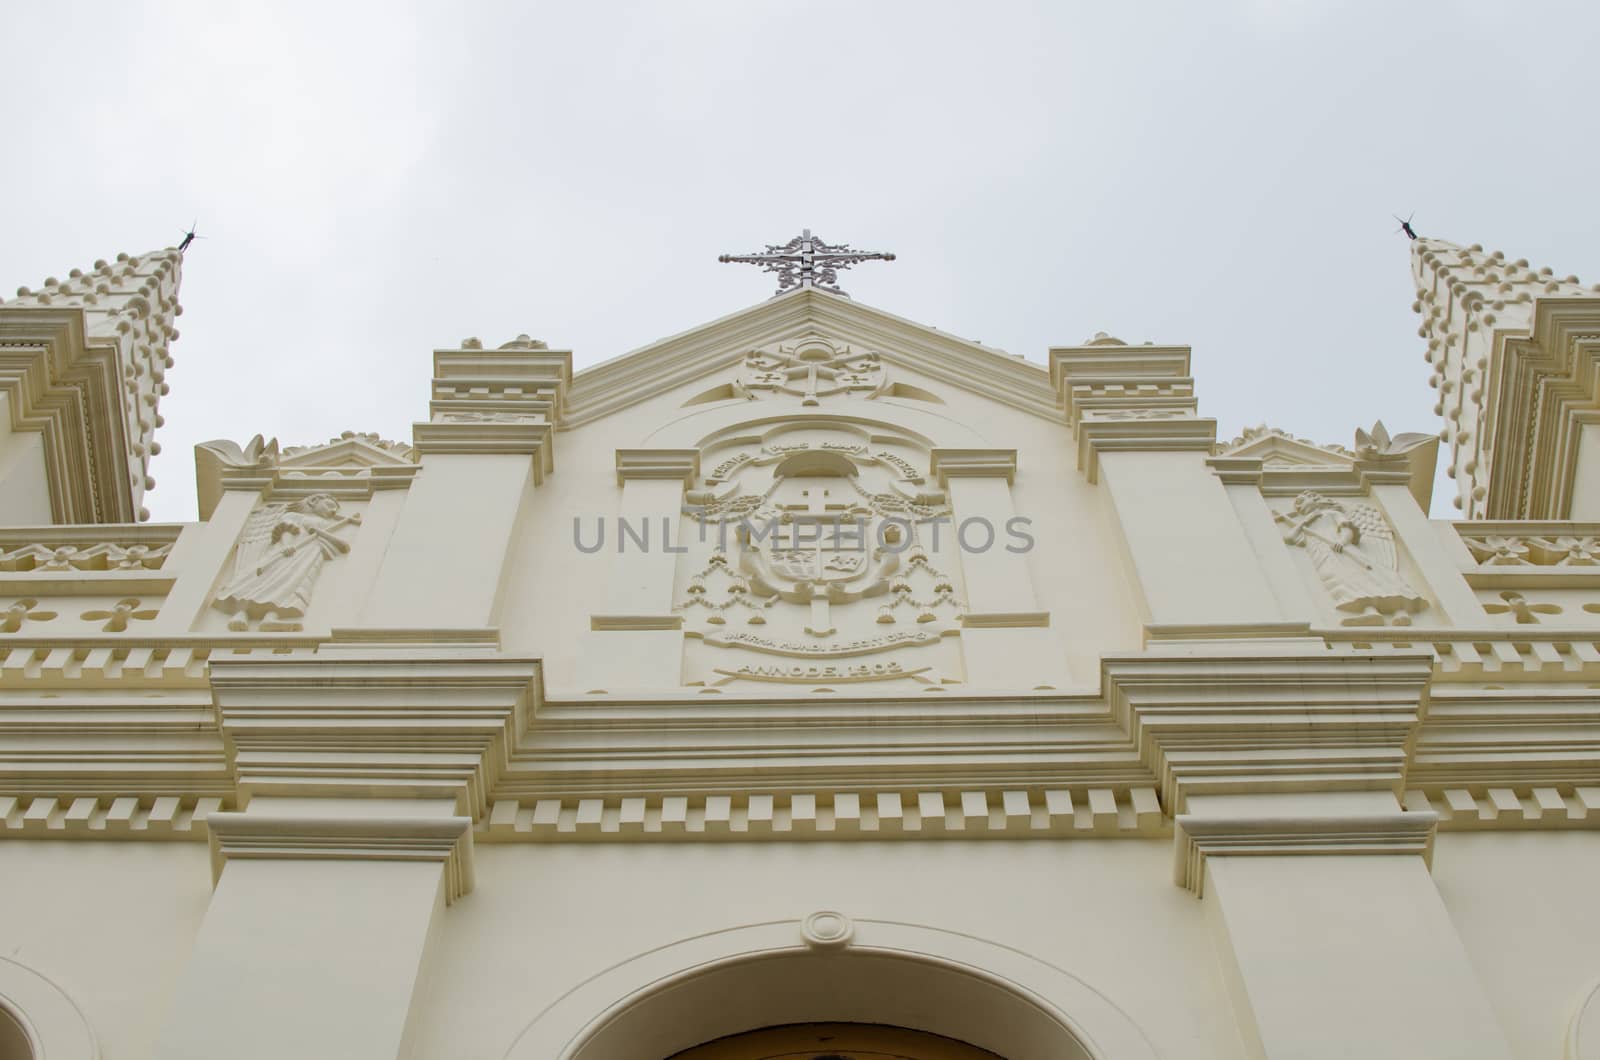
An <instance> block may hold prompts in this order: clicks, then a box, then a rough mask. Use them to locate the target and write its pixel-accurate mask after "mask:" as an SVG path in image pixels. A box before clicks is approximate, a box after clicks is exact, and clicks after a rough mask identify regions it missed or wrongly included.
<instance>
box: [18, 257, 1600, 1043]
mask: <svg viewBox="0 0 1600 1060" xmlns="http://www.w3.org/2000/svg"><path fill="white" fill-rule="evenodd" d="M769 251H770V252H773V253H774V254H778V256H779V258H780V259H782V260H781V261H780V263H779V267H777V268H775V270H774V271H778V272H779V275H780V278H781V279H782V281H783V287H781V288H780V292H779V294H778V295H777V296H775V297H773V298H772V299H770V300H768V301H766V302H763V303H761V304H759V305H755V306H752V307H750V308H748V309H745V310H743V311H741V312H738V313H735V314H733V315H731V316H728V317H724V318H722V319H720V320H716V321H712V322H710V323H707V324H704V325H702V326H699V327H696V328H694V329H692V330H690V331H687V332H684V333H682V334H679V335H676V336H674V337H672V338H669V339H665V340H663V341H661V342H658V343H656V344H654V345H652V346H649V347H646V348H644V349H641V350H638V351H635V352H633V353H630V354H627V355H624V356H622V357H620V358H617V359H615V360H611V361H607V362H605V363H602V364H599V365H596V366H594V367H591V368H588V369H585V370H583V371H579V372H574V371H573V370H572V364H571V354H570V353H569V352H567V351H562V350H554V349H549V348H547V347H546V345H545V344H544V343H542V342H539V341H536V340H534V339H532V338H530V337H528V336H519V337H517V338H515V339H513V340H511V341H509V342H506V343H504V344H498V343H489V344H485V343H483V342H480V341H478V340H475V339H469V340H465V341H463V342H462V343H460V344H459V345H458V346H455V347H452V348H448V349H441V350H438V351H436V352H435V354H434V375H433V378H432V380H431V383H429V384H428V390H427V398H428V415H427V418H426V419H425V420H423V421H422V422H418V423H417V424H416V425H415V427H414V430H413V434H412V437H411V439H410V440H409V441H391V440H386V439H382V438H379V437H377V436H375V435H369V434H362V433H357V432H353V431H352V432H347V433H345V434H343V435H341V436H340V437H337V438H333V439H330V440H328V441H326V442H322V443H319V444H304V445H281V444H280V443H279V442H278V441H277V440H275V439H272V438H271V437H270V436H271V430H272V424H270V423H262V424H259V425H258V426H259V427H260V428H261V430H262V432H263V433H262V434H261V435H257V436H255V437H253V438H250V439H248V440H244V439H235V440H231V441H217V442H212V443H208V444H205V445H202V446H199V447H198V448H197V450H196V453H195V463H196V475H197V484H198V493H199V509H200V510H199V513H198V514H199V518H198V519H197V520H196V521H195V522H192V523H183V524H155V523H151V522H148V521H147V518H148V517H147V513H145V512H144V511H143V509H142V498H143V494H144V492H145V491H146V490H147V489H149V488H150V487H151V486H152V485H153V482H151V481H150V479H149V475H148V468H149V461H150V457H151V456H152V455H153V454H154V453H156V452H157V451H158V449H159V443H158V442H157V441H156V435H157V428H158V427H159V426H160V424H161V417H160V415H159V408H160V403H161V400H162V398H163V396H164V395H165V394H166V393H167V390H168V383H167V374H168V372H169V370H170V369H172V367H173V358H172V356H171V353H170V351H171V349H172V346H173V343H174V342H175V341H176V340H177V337H178V335H177V330H176V317H177V315H178V314H179V312H180V311H181V310H180V307H179V305H178V287H179V275H180V270H181V265H182V256H181V254H180V253H179V252H178V251H177V250H165V251H159V252H156V253H153V254H149V255H142V256H138V257H127V256H122V257H120V258H119V259H118V260H116V261H114V262H97V263H95V265H94V266H93V267H92V268H90V269H88V270H84V271H77V270H75V271H74V272H73V273H72V274H70V275H69V276H68V277H67V278H66V279H65V280H57V279H51V280H49V281H47V283H46V284H45V285H44V287H43V288H41V289H39V290H31V289H28V288H23V289H21V290H19V291H18V294H17V297H15V298H14V299H11V300H8V301H5V302H3V303H0V390H3V392H4V395H5V400H4V401H3V402H0V1057H4V1058H5V1060H10V1058H12V1057H18V1058H29V1060H37V1058H46V1057H48V1058H49V1060H89V1058H93V1057H103V1058H105V1060H145V1058H152V1060H212V1058H217V1057H234V1058H249V1060H255V1058H260V1060H267V1058H274V1060H277V1058H283V1057H290V1056H297V1057H318V1058H323V1057H327V1058H333V1057H339V1058H352V1060H391V1058H396V1057H415V1058H442V1060H458V1058H459V1060H501V1058H506V1060H667V1058H672V1057H678V1058H682V1060H711V1058H720V1060H754V1058H761V1057H779V1056H781V1057H804V1058H819V1060H838V1058H851V1060H860V1058H880V1057H917V1058H924V1060H940V1058H944V1060H952V1058H954V1060H959V1058H969V1060H970V1058H983V1057H1003V1058H1007V1060H1034V1058H1043V1060H1068V1058H1082V1060H1090V1058H1092V1060H1155V1058H1165V1060H1210V1058H1215V1060H1224V1058H1236V1057H1257V1058H1263V1057H1264V1058H1271V1060H1287V1058H1294V1060H1323V1058H1327V1060H1333V1058H1344V1057H1354V1056H1359V1057H1367V1058H1394V1060H1400V1058H1408V1060H1409V1058H1416V1057H1449V1058H1474V1060H1480V1058H1481V1060H1508V1058H1516V1060H1556V1058H1558V1057H1559V1058H1566V1060H1596V1058H1600V898H1597V897H1596V895H1597V894H1600V890H1597V883H1600V293H1597V289H1586V288H1583V287H1581V286H1580V285H1579V284H1578V283H1577V281H1576V280H1575V279H1571V278H1569V279H1568V280H1561V279H1558V278H1556V277H1554V276H1553V275H1552V274H1551V273H1550V272H1549V270H1537V269H1533V268H1531V267H1530V266H1529V265H1528V264H1527V263H1526V262H1525V261H1510V260H1508V259H1507V258H1506V257H1505V256H1504V255H1502V254H1500V253H1498V252H1496V253H1489V252H1486V251H1484V250H1483V249H1482V248H1481V247H1478V246H1473V247H1461V246H1457V245H1454V244H1450V243H1446V242H1443V241H1439V240H1429V239H1419V240H1416V241H1415V242H1414V243H1413V244H1412V278H1413V284H1412V288H1413V289H1412V290H1411V291H1409V292H1408V291H1406V289H1405V288H1403V287H1402V286H1401V285H1400V280H1399V278H1398V277H1397V290H1396V297H1397V298H1400V297H1407V296H1408V294H1409V297H1411V298H1413V299H1415V306H1414V308H1415V309H1416V310H1417V312H1418V314H1419V316H1420V319H1421V321H1422V325H1421V329H1420V333H1421V338H1420V340H1419V342H1418V345H1419V348H1421V349H1422V350H1423V352H1425V356H1426V363H1427V367H1428V369H1429V371H1430V373H1431V379H1430V383H1431V385H1432V386H1433V387H1435V389H1436V390H1437V392H1438V395H1439V402H1438V408H1437V411H1438V413H1439V416H1440V423H1439V428H1440V429H1439V430H1437V431H1435V432H1433V433H1426V434H1412V433H1399V432H1394V433H1391V432H1390V431H1389V430H1387V429H1386V428H1385V427H1384V426H1383V425H1382V424H1374V425H1372V426H1365V425H1363V427H1362V428H1361V429H1357V430H1355V431H1354V433H1353V437H1352V440H1351V441H1350V443H1349V444H1348V445H1340V444H1325V443H1320V442H1314V441H1309V440H1306V439H1302V438H1298V437H1296V436H1294V435H1293V434H1292V433H1289V432H1286V431H1283V430H1279V429H1275V428H1267V427H1262V428H1258V429H1253V430H1248V431H1246V432H1244V434H1243V435H1241V436H1240V437H1237V438H1233V439H1231V440H1230V439H1219V437H1218V435H1217V429H1216V423H1215V421H1214V420H1210V419H1207V418H1204V417H1202V416H1201V415H1199V411H1198V404H1197V396H1196V394H1197V390H1196V385H1195V376H1194V374H1193V373H1192V371H1191V356H1190V350H1189V349H1188V348H1187V347H1181V346H1157V345H1151V344H1142V345H1139V344H1129V343H1126V342H1123V341H1120V340H1118V339H1116V338H1112V337H1110V336H1106V335H1097V336H1096V337H1094V338H1093V339H1090V340H1088V341H1086V342H1084V343H1083V344H1081V345H1075V346H1063V347H1057V348H1052V349H1051V350H1050V351H1049V353H1048V365H1039V364H1036V363H1033V362H1030V361H1027V360H1024V359H1021V358H1017V357H1013V356H1010V355H1008V354H1006V353H1003V352H1001V351H998V350H994V349H991V348H988V347H985V346H982V345H980V344H978V343H974V342H968V341H965V340H962V339H959V338H956V337H954V336H952V335H950V334H948V333H945V332H941V331H938V330H936V329H932V328H928V327H924V326H922V325H919V324H916V323H914V322H911V321H908V320H904V319H901V318H899V317H896V316H894V315H892V314H890V313H887V312H884V311H882V310H879V309H876V308H873V307H870V306H867V305H864V304H862V303H860V302H857V301H854V300H852V299H850V298H849V297H847V296H846V295H844V294H843V293H842V292H839V291H837V290H836V288H835V287H834V285H833V281H834V280H835V278H836V277H835V275H834V273H833V272H832V271H830V270H829V269H828V268H826V267H825V263H826V260H827V259H826V258H825V255H824V252H841V251H842V248H830V247H827V246H826V245H825V244H822V243H821V242H820V241H816V240H814V239H813V237H811V235H810V233H809V232H808V233H806V234H805V236H803V237H801V239H798V240H796V241H793V242H792V243H791V244H789V245H788V246H787V247H775V248H769ZM785 251H787V252H789V257H787V258H784V257H783V255H782V253H781V252H785ZM813 255H815V260H813ZM868 256H870V255H866V256H864V255H853V256H852V255H845V256H844V257H843V258H840V257H838V256H836V257H835V258H834V259H832V260H833V261H834V262H835V264H837V265H844V264H850V263H852V261H854V260H864V258H865V257H868ZM756 257H758V258H760V259H761V260H762V261H763V262H767V261H770V260H772V256H771V254H769V255H759V256H756ZM796 262H799V263H800V264H796ZM1417 385H1419V386H1420V385H1421V382H1420V379H1419V380H1418V384H1417ZM422 388H423V381H422V380H418V391H419V392H418V398H419V405H420V403H421V398H422ZM1360 414H1361V410H1359V409H1352V410H1351V422H1352V424H1354V423H1355V422H1356V421H1357V419H1358V418H1359V416H1360ZM1441 462H1442V463H1443V464H1444V466H1445V467H1446V469H1447V470H1448V472H1449V477H1450V481H1451V482H1452V484H1453V485H1454V487H1455V488H1456V490H1457V493H1456V496H1455V497H1454V498H1453V501H1454V504H1455V507H1456V508H1457V509H1459V511H1460V515H1461V518H1460V519H1459V520H1455V521H1451V520H1437V519H1431V518H1430V517H1429V515H1428V511H1429V508H1430V503H1431V498H1432V493H1433V483H1434V480H1435V472H1436V469H1437V468H1438V466H1439V465H1440V463H1441Z"/></svg>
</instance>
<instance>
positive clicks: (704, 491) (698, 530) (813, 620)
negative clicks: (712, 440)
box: [677, 384, 964, 684]
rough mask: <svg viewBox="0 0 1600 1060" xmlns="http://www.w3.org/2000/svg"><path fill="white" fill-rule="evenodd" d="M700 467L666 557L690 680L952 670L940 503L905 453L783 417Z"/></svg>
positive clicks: (835, 428) (954, 600)
mask: <svg viewBox="0 0 1600 1060" xmlns="http://www.w3.org/2000/svg"><path fill="white" fill-rule="evenodd" d="M808 385H809V384H808ZM707 464H709V465H710V467H711V469H712V470H711V471H710V473H709V474H707V475H706V477H705V479H704V480H703V483H702V484H701V488H698V489H695V490H691V491H690V492H689V493H688V494H687V497H686V504H685V511H686V514H687V516H688V518H689V519H690V521H691V524H690V525H691V530H690V532H689V540H688V543H687V544H688V547H689V554H688V555H686V556H685V557H683V560H682V561H680V580H679V581H680V586H681V591H680V593H679V602H678V605H677V609H678V611H679V612H680V613H682V614H683V616H684V623H685V632H686V633H687V635H688V637H689V640H690V645H689V652H690V659H689V666H688V671H689V674H690V679H691V680H699V681H702V682H704V683H707V684H723V683H726V682H728V681H732V680H737V679H740V678H743V679H749V680H757V681H795V682H807V683H811V684H816V683H818V682H826V683H838V682H848V681H864V680H885V679H892V678H908V679H910V680H913V681H916V682H919V683H927V684H931V683H938V682H941V681H943V680H945V675H948V674H951V673H954V672H956V671H957V669H958V667H957V664H956V662H955V660H954V658H953V656H950V655H949V654H948V652H947V651H945V650H942V648H941V642H942V641H944V640H945V638H947V637H948V636H950V635H951V634H954V633H956V632H957V631H958V629H959V619H960V614H961V612H962V610H963V606H964V605H963V603H962V601H961V598H960V595H959V591H958V588H957V585H956V582H955V579H954V577H953V575H952V573H951V572H953V571H954V570H955V569H956V566H957V563H958V560H957V558H956V555H955V549H954V546H953V544H952V541H951V540H950V539H951V538H952V533H951V530H950V527H949V521H948V518H949V508H948V505H947V503H946V499H945V497H944V494H943V493H942V492H941V491H939V490H937V489H936V488H931V487H930V486H929V484H928V482H927V480H926V477H925V465H926V455H925V454H923V453H921V452H920V449H919V447H918V446H917V445H915V444H914V443H913V442H911V441H910V440H909V439H905V438H899V437H893V436H884V435H876V434H873V433H871V432H868V431H866V430H864V429H861V428H859V427H857V426H855V425H853V424H844V423H827V422H821V423H814V424H796V423H791V424H788V425H786V426H783V427H779V428H777V429H775V430H773V431H769V432H767V433H766V434H764V435H761V436H752V437H745V438H736V439H731V440H729V441H727V442H725V443H722V444H720V445H718V446H717V447H716V448H715V449H713V450H712V451H710V452H708V453H707V454H706V456H705V457H704V458H703V460H702V466H706V465H707ZM945 647H947V648H948V651H949V652H953V651H954V645H953V644H950V645H947V646H945Z"/></svg>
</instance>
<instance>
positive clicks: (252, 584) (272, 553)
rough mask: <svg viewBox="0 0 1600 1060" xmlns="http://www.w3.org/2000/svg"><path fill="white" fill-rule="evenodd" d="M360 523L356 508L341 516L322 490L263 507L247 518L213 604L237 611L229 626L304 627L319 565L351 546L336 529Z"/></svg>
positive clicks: (270, 629)
mask: <svg viewBox="0 0 1600 1060" xmlns="http://www.w3.org/2000/svg"><path fill="white" fill-rule="evenodd" d="M360 522H361V515H360V513H359V512H353V513H351V514H350V515H343V516H341V515H340V514H339V502H338V501H337V500H335V499H334V498H333V497H331V496H329V495H328V494H326V493H313V494H311V495H310V496H309V497H304V498H301V499H300V500H298V501H296V502H294V503H293V504H281V503H275V504H268V505H266V506H264V507H262V508H261V509H259V510H257V511H256V512H255V513H254V514H253V515H251V516H250V518H249V520H248V521H246V523H245V526H244V533H243V534H242V535H241V536H240V539H239V548H238V552H237V554H236V555H235V557H234V561H233V573H232V574H231V575H230V576H229V578H228V581H227V582H226V583H225V584H224V585H223V586H222V588H221V590H219V591H218V593H217V598H216V600H215V601H214V603H213V604H212V606H213V607H216V608H217V609H219V610H221V611H224V612H226V613H227V614H230V615H233V616H235V617H234V618H233V619H232V620H231V621H230V622H229V623H228V628H229V629H232V630H247V629H250V628H251V627H252V625H254V626H255V627H256V628H259V629H261V630H263V631H267V632H285V631H290V632H292V631H297V630H299V629H301V628H303V626H302V623H301V622H300V619H302V618H304V617H305V613H306V609H307V608H308V607H309V606H310V604H311V591H312V589H313V588H314V587H315V585H316V581H317V575H318V574H320V573H321V572H322V565H323V564H324V563H325V562H327V561H328V560H330V559H333V558H335V557H337V556H342V555H344V554H345V553H347V552H349V551H350V543H349V542H348V541H345V540H343V539H342V538H340V537H338V536H337V531H339V530H340V529H342V528H343V527H345V526H349V525H352V524H355V525H359V524H360Z"/></svg>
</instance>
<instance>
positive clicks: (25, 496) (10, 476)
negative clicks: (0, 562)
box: [0, 394, 51, 526]
mask: <svg viewBox="0 0 1600 1060" xmlns="http://www.w3.org/2000/svg"><path fill="white" fill-rule="evenodd" d="M50 521H51V515H50V480H49V478H48V477H47V476H46V475H45V470H44V436H43V435H42V434H40V433H39V432H38V431H14V430H12V429H11V403H10V402H9V401H7V400H6V398H5V395H4V394H0V526H45V525H47V524H49V523H50Z"/></svg>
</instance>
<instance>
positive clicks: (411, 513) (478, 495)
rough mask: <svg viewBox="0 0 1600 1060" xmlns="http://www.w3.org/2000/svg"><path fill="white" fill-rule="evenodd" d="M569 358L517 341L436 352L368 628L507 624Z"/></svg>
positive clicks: (550, 464)
mask: <svg viewBox="0 0 1600 1060" xmlns="http://www.w3.org/2000/svg"><path fill="white" fill-rule="evenodd" d="M571 375H572V355H571V353H569V352H567V351H552V350H547V349H545V348H544V344H543V343H538V342H534V341H533V340H531V339H527V338H525V337H524V338H520V339H518V340H515V341H513V342H511V343H508V344H507V345H505V346H503V347H501V348H500V349H498V350H494V351H487V350H484V349H482V348H481V347H480V346H477V345H475V344H470V343H469V344H464V346H463V348H461V349H455V350H438V351H435V353H434V379H433V401H432V402H431V403H430V412H431V415H430V418H429V420H428V422H426V423H418V424H417V425H416V427H415V441H416V444H415V448H416V451H417V453H418V455H419V457H420V459H421V464H422V469H421V472H420V473H419V474H418V475H417V476H416V480H415V482H413V484H412V486H411V491H410V493H409V495H408V496H407V497H406V503H405V507H404V509H403V510H402V511H401V513H400V516H399V521H398V523H397V525H396V527H395V530H394V533H393V535H392V536H391V538H390V540H389V546H388V550H387V552H386V553H385V555H384V560H383V565H382V567H381V568H380V570H379V572H378V576H377V580H376V583H375V584H374V586H373V590H372V593H371V595H370V596H369V598H368V600H367V605H366V607H365V609H364V610H363V612H362V615H361V619H360V624H361V625H362V626H365V627H369V628H402V629H430V628H439V629H473V628H484V627H487V626H492V625H494V624H495V623H496V621H497V620H498V613H499V593H500V585H501V581H502V575H503V573H504V568H505V562H506V556H507V553H508V550H509V549H510V547H511V543H512V534H513V531H514V529H515V527H516V526H517V523H518V521H519V519H520V518H521V517H522V513H523V511H524V510H525V508H526V507H527V505H529V504H530V503H532V496H533V491H534V488H535V487H536V486H538V485H539V484H540V483H541V482H543V481H544V478H545V476H546V475H547V474H549V473H550V472H551V471H552V470H553V469H554V455H553V443H554V436H555V426H556V424H557V423H558V422H559V419H560V414H561V410H562V408H563V405H564V402H565V395H566V388H567V384H568V383H569V382H570V381H571Z"/></svg>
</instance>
